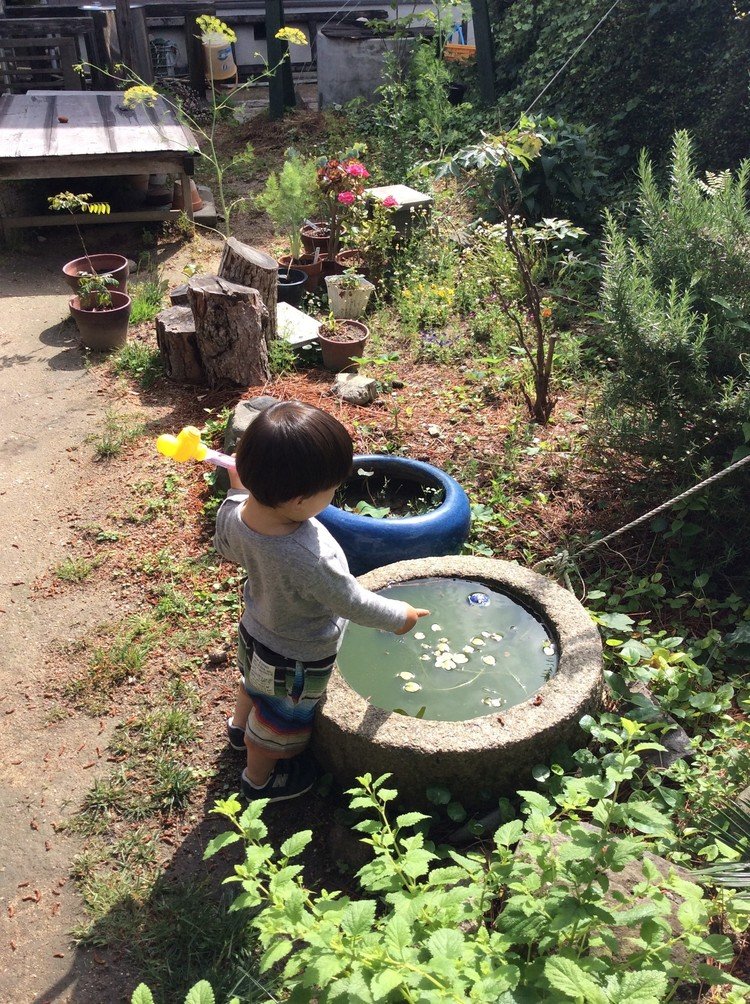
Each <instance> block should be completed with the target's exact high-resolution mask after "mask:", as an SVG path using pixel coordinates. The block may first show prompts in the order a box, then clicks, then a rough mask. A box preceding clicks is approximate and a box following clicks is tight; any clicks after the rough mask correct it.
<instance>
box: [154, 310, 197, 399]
mask: <svg viewBox="0 0 750 1004" xmlns="http://www.w3.org/2000/svg"><path fill="white" fill-rule="evenodd" d="M156 344H157V345H158V346H159V351H160V352H161V355H162V359H163V360H164V370H165V372H166V374H167V376H168V377H169V379H170V380H175V381H177V383H197V384H205V383H206V373H205V371H204V369H203V364H202V363H201V357H200V353H199V352H198V343H197V340H196V337H195V321H194V320H193V312H192V310H191V309H190V307H168V308H167V309H166V310H162V312H161V313H160V314H158V315H157V317H156Z"/></svg>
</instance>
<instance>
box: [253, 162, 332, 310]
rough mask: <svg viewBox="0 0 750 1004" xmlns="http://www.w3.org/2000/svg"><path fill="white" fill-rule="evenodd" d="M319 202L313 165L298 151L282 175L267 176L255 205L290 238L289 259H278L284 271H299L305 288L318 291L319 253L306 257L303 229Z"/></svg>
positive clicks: (287, 256)
mask: <svg viewBox="0 0 750 1004" xmlns="http://www.w3.org/2000/svg"><path fill="white" fill-rule="evenodd" d="M315 201H316V172H315V165H314V164H313V163H312V161H306V160H303V159H302V158H301V157H300V156H299V154H298V153H297V152H296V150H292V149H290V150H287V152H286V160H285V162H284V166H283V168H282V169H281V171H280V173H279V174H275V173H272V174H270V175H269V176H268V180H267V181H266V185H265V188H264V189H263V192H262V193H261V194H260V195H259V196H258V197H257V198H256V200H255V202H256V205H257V206H258V207H259V208H260V209H263V210H265V212H267V213H268V215H269V216H270V217H271V221H272V222H273V224H274V226H275V227H276V228H277V229H278V230H283V231H284V232H285V233H286V234H287V236H288V238H289V247H290V250H291V254H290V255H284V256H283V257H281V258H279V264H280V265H281V266H282V267H286V268H287V270H289V269H290V268H292V267H293V268H295V269H299V270H300V271H302V272H304V273H305V274H306V276H307V282H306V285H305V288H306V289H307V291H308V292H312V291H313V290H314V289H316V288H317V285H318V279H319V277H320V270H321V264H322V261H321V257H320V253H319V252H317V253H316V252H313V253H311V254H307V255H305V256H303V254H302V237H301V233H300V231H301V228H302V224H303V223H304V222H305V219H306V218H307V216H308V215H309V213H310V211H311V210H312V208H313V206H314V204H315Z"/></svg>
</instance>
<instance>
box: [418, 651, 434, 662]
mask: <svg viewBox="0 0 750 1004" xmlns="http://www.w3.org/2000/svg"><path fill="white" fill-rule="evenodd" d="M419 658H420V659H421V660H422V662H432V656H431V655H427V653H426V652H425V654H424V655H420V657H419Z"/></svg>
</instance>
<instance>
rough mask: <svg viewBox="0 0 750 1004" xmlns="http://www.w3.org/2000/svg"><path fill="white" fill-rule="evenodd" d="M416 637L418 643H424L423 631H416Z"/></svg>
mask: <svg viewBox="0 0 750 1004" xmlns="http://www.w3.org/2000/svg"><path fill="white" fill-rule="evenodd" d="M414 637H415V638H416V639H417V641H423V640H424V634H423V633H422V632H421V631H416V632H415V633H414Z"/></svg>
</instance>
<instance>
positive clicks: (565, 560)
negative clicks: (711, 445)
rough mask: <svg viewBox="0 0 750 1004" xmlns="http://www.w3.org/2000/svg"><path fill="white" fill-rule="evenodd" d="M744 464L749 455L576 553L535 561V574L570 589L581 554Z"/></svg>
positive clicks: (748, 459)
mask: <svg viewBox="0 0 750 1004" xmlns="http://www.w3.org/2000/svg"><path fill="white" fill-rule="evenodd" d="M745 464H750V455H749V456H747V457H743V458H742V460H737V461H736V462H735V463H733V464H730V465H729V467H725V468H724V470H723V471H719V472H718V474H712V475H711V477H710V478H705V479H704V480H703V481H699V482H698V484H697V485H693V487H692V488H688V489H687V490H686V491H684V492H680V494H679V495H675V497H674V498H671V499H669V500H668V501H667V502H662V504H661V505H658V506H657V507H656V508H655V509H651V510H650V512H647V513H645V514H644V515H643V516H639V517H638V519H634V520H631V521H630V523H626V524H625V526H621V527H620V529H619V530H614V531H613V532H612V533H608V534H607V535H606V537H600V538H599V540H594V541H592V543H590V544H586V546H585V547H582V548H580V550H578V551H574V552H573V554H570V553H569V552H568V551H559V552H558V553H557V554H554V555H552V557H550V558H542V560H541V561H537V563H536V564H535V565H533V566H532V568H533V570H534V571H535V572H538V571H542V570H545V569H549V570H550V571H553V572H554V575H555V578H564V580H565V585H566V587H567V588H568V589H570V578H569V576H568V572H569V570H570V568H571V567H573V559H574V558H580V556H581V555H582V554H586V553H587V552H588V551H593V550H594V548H596V547H601V546H602V544H608V543H609V542H610V541H611V540H614V539H615V538H616V537H620V536H621V535H622V534H623V533H627V532H628V530H633V529H635V527H637V526H641V524H643V523H648V521H649V520H652V519H653V518H654V517H655V516H658V515H660V513H663V512H666V511H667V510H668V509H671V508H672V506H673V505H676V504H677V503H678V502H682V501H683V500H684V499H688V498H690V497H691V495H695V494H696V492H699V491H701V489H702V488H706V487H708V485H712V484H715V483H716V482H717V481H721V479H722V478H725V477H726V476H727V474H731V473H732V472H733V471H737V470H739V469H740V467H744V466H745Z"/></svg>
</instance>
